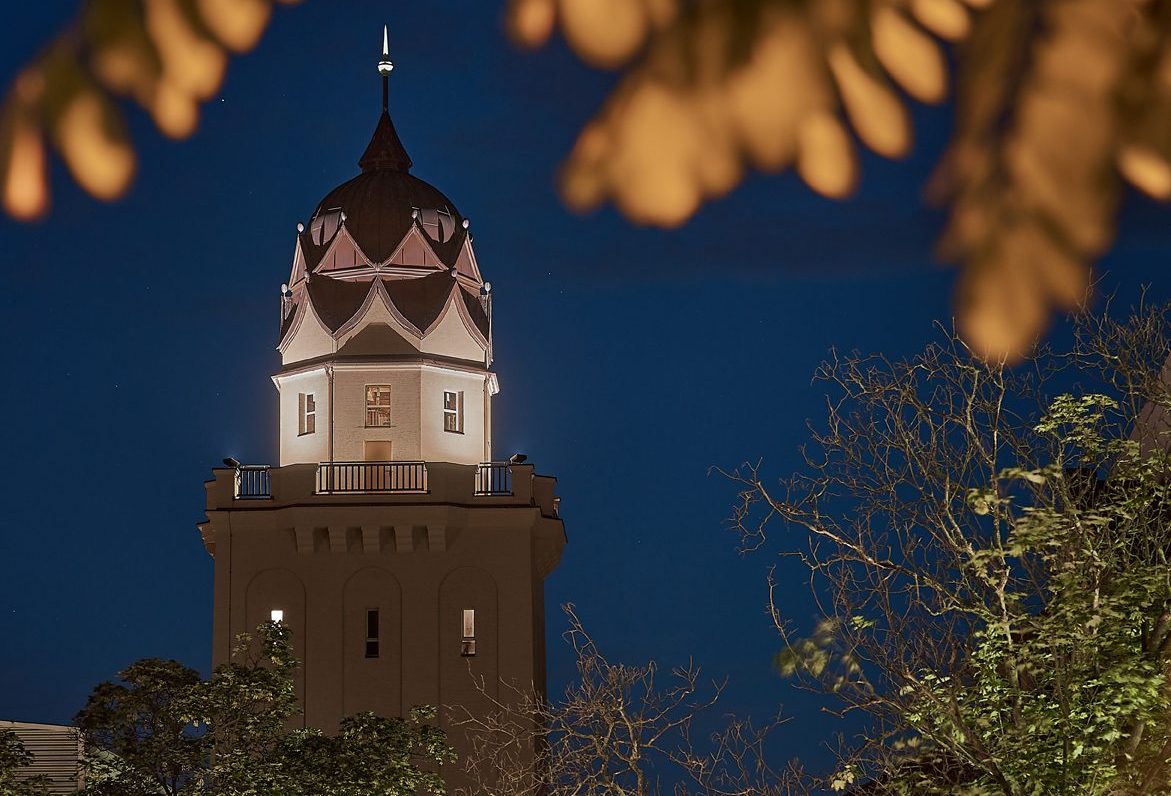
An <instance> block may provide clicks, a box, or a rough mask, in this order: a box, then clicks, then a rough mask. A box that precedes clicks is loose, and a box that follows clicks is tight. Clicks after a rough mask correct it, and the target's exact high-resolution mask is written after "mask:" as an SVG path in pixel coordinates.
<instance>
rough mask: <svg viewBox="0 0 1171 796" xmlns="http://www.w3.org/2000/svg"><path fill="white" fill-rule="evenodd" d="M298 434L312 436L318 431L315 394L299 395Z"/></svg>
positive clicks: (304, 393) (303, 393)
mask: <svg viewBox="0 0 1171 796" xmlns="http://www.w3.org/2000/svg"><path fill="white" fill-rule="evenodd" d="M297 415H298V420H297V433H298V434H312V433H313V432H314V431H316V430H317V401H316V400H314V397H313V393H311V392H302V393H297Z"/></svg>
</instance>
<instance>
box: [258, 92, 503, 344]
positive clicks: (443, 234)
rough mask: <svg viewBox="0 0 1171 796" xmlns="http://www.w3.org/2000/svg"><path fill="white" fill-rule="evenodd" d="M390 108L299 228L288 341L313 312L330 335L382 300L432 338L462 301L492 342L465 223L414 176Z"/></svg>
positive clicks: (286, 319) (286, 311)
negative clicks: (352, 165) (354, 168)
mask: <svg viewBox="0 0 1171 796" xmlns="http://www.w3.org/2000/svg"><path fill="white" fill-rule="evenodd" d="M385 77H386V75H385V74H384V75H383V78H384V85H383V89H384V91H383V108H382V112H381V114H380V115H379V117H378V123H377V124H376V125H375V127H374V133H373V135H372V136H371V138H370V143H369V144H367V145H366V149H365V151H364V153H363V154H362V157H361V158H360V159H359V161H358V165H359V167H360V168H361V173H360V174H358V175H357V176H356V177H353V178H351V179H349V180H347V181H346V182H343V183H342V184H341V185H339V186H337V187H336V188H334V189H333V190H332V191H330V192H329V193H328V194H326V195H325V197H324V198H323V199H322V200H321V201H320V202H318V203H317V207H316V208H315V209H314V211H313V214H312V216H311V217H310V219H309V223H308V224H306V225H303V226H301V227H299V234H298V237H297V252H296V254H295V255H294V262H293V273H292V275H291V276H290V279H289V292H288V295H287V297H286V298H285V299H284V300H283V301H284V305H283V314H282V318H281V340H282V341H284V340H285V339H286V338H287V337H288V335H289V334H290V333H291V332H292V330H293V327H294V326H296V325H297V323H298V320H297V319H298V318H300V317H301V316H302V315H303V314H304V311H305V310H306V309H307V308H308V307H309V306H312V308H313V310H314V311H315V312H316V314H317V317H318V318H320V319H321V322H322V323H323V324H324V325H325V326H326V328H327V329H328V330H329V331H330V333H331V334H336V333H338V331H339V330H341V329H343V327H344V326H345V325H346V324H347V323H348V322H349V321H350V320H351V319H353V318H354V316H355V315H356V314H358V312H359V311H360V310H361V308H362V307H363V306H364V305H365V304H366V303H367V302H368V301H369V300H371V299H372V293H374V292H382V293H383V294H384V296H385V298H386V300H387V301H388V302H389V303H390V304H391V305H393V309H394V311H396V312H397V313H398V314H399V316H400V318H401V319H405V320H406V321H407V322H408V323H409V324H410V325H412V326H414V327H415V329H417V330H419V331H420V332H426V331H427V330H428V329H430V328H431V326H432V325H433V324H434V323H435V322H436V321H437V320H438V319H439V317H440V316H441V314H442V313H443V310H444V308H445V307H446V306H447V305H448V302H449V299H450V298H451V295H452V291H453V290H455V291H457V292H458V293H459V294H460V297H461V298H460V299H459V301H460V303H461V304H462V306H461V307H460V308H459V312H460V315H461V316H462V317H463V318H464V320H465V322H466V323H468V324H469V326H470V327H475V331H477V332H478V333H479V334H480V335H482V336H483V337H484V338H485V339H487V338H488V337H489V329H488V325H489V324H488V316H487V313H486V312H485V310H484V307H483V305H482V304H481V300H480V296H479V293H480V289H481V288H482V286H483V281H482V278H481V276H480V272H479V268H478V267H477V265H476V262H475V255H474V254H472V252H471V245H470V243H471V238H470V236H469V234H468V231H467V226H466V224H467V222H466V221H465V220H464V218H463V217H462V216H461V215H460V214H459V211H458V210H457V209H456V207H455V205H454V204H453V203H452V201H451V200H450V199H448V198H447V197H446V196H444V195H443V193H442V192H441V191H439V190H438V189H437V188H435V187H434V186H432V185H430V184H429V183H427V182H424V181H423V180H421V179H419V178H418V177H415V176H414V175H412V174H411V173H410V169H411V166H412V162H411V158H410V155H408V154H407V151H406V148H405V147H404V146H403V143H402V141H401V140H400V139H399V137H398V133H397V132H396V131H395V129H394V122H393V121H392V120H391V118H390V113H389V112H388V111H387V108H386V91H385Z"/></svg>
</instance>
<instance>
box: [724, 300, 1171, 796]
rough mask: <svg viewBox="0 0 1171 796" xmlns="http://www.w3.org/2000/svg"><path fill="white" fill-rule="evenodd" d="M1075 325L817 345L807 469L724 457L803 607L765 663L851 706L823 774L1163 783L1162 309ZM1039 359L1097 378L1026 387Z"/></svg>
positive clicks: (1168, 630) (1166, 516)
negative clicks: (799, 577)
mask: <svg viewBox="0 0 1171 796" xmlns="http://www.w3.org/2000/svg"><path fill="white" fill-rule="evenodd" d="M1083 323H1084V324H1085V325H1084V326H1083V327H1081V328H1079V329H1078V330H1077V332H1078V338H1077V343H1076V345H1075V349H1074V350H1073V351H1072V352H1071V353H1069V354H1056V353H1054V352H1042V354H1040V355H1039V356H1038V358H1037V359H1036V360H1034V362H1032V363H1030V365H1029V367H1028V369H1027V371H1026V372H1013V371H1010V370H1008V369H1006V368H1005V367H1003V366H1000V365H995V364H987V363H980V362H974V361H972V360H971V359H970V358H969V357H968V356H967V353H966V351H965V350H964V349H963V348H962V346H961V345H959V344H958V343H954V340H953V345H951V346H936V347H932V348H929V349H928V350H927V351H925V352H924V353H923V354H921V355H918V356H916V357H914V358H912V359H910V360H907V361H900V362H891V361H889V360H886V359H884V358H882V357H869V358H868V357H861V356H855V357H850V358H846V359H840V360H839V359H835V360H834V361H833V362H831V363H829V364H827V365H826V366H825V368H824V369H823V371H822V373H821V375H822V377H823V378H825V379H826V380H827V381H829V382H832V383H833V385H834V386H835V387H837V388H840V390H841V392H842V396H841V398H840V399H837V400H831V401H830V402H829V403H828V407H829V422H828V423H827V430H825V431H818V430H817V429H814V431H813V437H814V445H813V446H812V448H814V449H815V450H811V451H810V452H809V453H808V455H807V460H806V461H807V467H808V470H807V471H806V472H803V473H799V474H797V475H795V476H793V477H792V478H791V479H788V480H786V481H783V482H782V485H781V489H780V491H779V492H778V493H777V494H778V495H780V497H778V496H775V495H774V494H772V493H771V492H770V491H769V489H768V488H766V487H765V486H763V484H762V481H761V479H760V477H759V476H758V474H757V472H756V471H755V470H754V469H752V468H749V469H748V472H747V473H736V474H734V477H735V478H737V479H738V480H739V481H740V482H741V483H742V484H744V487H745V488H744V491H743V492H742V493H741V497H742V500H743V503H742V505H741V506H740V507H739V508H738V511H737V514H736V516H735V518H734V519H735V521H736V524H737V526H738V528H739V529H740V531H741V532H742V534H743V538H744V539H745V541H746V543H748V544H749V545H750V546H752V547H758V546H760V545H761V544H763V542H764V539H765V533H764V529H765V527H766V525H767V524H768V523H769V522H770V521H772V520H773V519H774V518H779V519H780V520H782V521H784V522H785V523H786V527H787V528H794V527H796V528H800V529H801V530H803V531H805V532H806V534H807V535H806V538H805V539H803V540H802V543H801V545H800V547H797V546H793V547H787V548H784V549H782V550H781V552H782V554H784V555H786V556H790V557H794V558H796V560H797V561H798V562H799V563H800V564H801V565H803V566H805V567H806V568H807V569H808V570H809V572H810V575H811V576H812V578H813V579H814V582H815V584H816V587H815V588H816V591H815V595H816V597H817V606H818V608H819V614H818V616H817V624H816V626H815V628H814V630H813V632H812V633H804V634H802V633H795V632H794V631H793V630H792V628H791V625H790V623H789V622H788V621H786V620H784V618H783V617H782V616H781V614H780V608H779V607H778V606H776V605H774V606H773V614H774V619H775V620H776V624H777V627H778V630H779V631H780V633H781V635H782V639H783V641H784V645H783V648H782V651H781V653H779V654H778V656H777V658H776V661H775V665H776V666H777V668H778V670H779V671H780V672H781V673H782V674H783V675H785V676H787V677H792V678H797V679H800V680H802V681H804V682H805V683H806V684H808V685H813V686H815V687H817V688H818V689H819V690H821V691H823V692H824V693H826V694H829V695H832V696H833V697H834V698H835V699H837V700H839V701H840V703H841V704H842V708H841V709H842V711H843V712H844V713H850V712H855V713H861V714H865V715H866V716H868V717H869V720H868V725H867V729H866V731H865V733H864V734H863V735H862V736H860V737H859V738H857V739H856V741H855V742H854V743H852V744H846V747H845V749H844V751H843V754H842V758H841V760H840V764H839V766H838V768H837V771H836V772H835V773H833V774H832V775H830V776H828V777H827V778H826V779H825V780H824V781H823V783H822V784H823V785H824V786H825V787H828V788H830V789H831V790H836V791H850V790H852V789H856V788H859V787H860V786H862V785H863V783H865V785H864V788H863V790H864V792H866V793H889V794H900V795H905V796H912V795H913V796H923V795H926V794H941V795H942V794H971V796H984V794H1004V796H1033V795H1034V794H1036V795H1037V796H1041V795H1042V794H1044V795H1045V796H1048V794H1071V795H1072V794H1078V796H1131V795H1132V794H1133V795H1135V796H1137V794H1155V793H1171V565H1169V562H1168V553H1169V551H1171V455H1169V453H1168V448H1169V447H1171V445H1169V444H1168V439H1169V436H1171V434H1169V429H1171V424H1168V421H1167V418H1168V417H1171V389H1169V385H1168V384H1167V382H1166V380H1165V379H1166V371H1165V370H1164V363H1165V362H1167V361H1168V356H1169V353H1171V334H1169V331H1171V324H1169V323H1168V316H1167V312H1166V310H1161V309H1155V310H1153V311H1151V310H1147V311H1145V314H1143V315H1139V316H1137V317H1135V318H1132V319H1131V320H1130V321H1129V322H1127V323H1121V324H1119V323H1115V322H1112V321H1108V320H1104V319H1098V320H1094V319H1090V320H1087V321H1084V322H1083ZM1063 369H1069V371H1072V375H1076V377H1077V378H1078V380H1079V381H1084V380H1085V379H1086V378H1087V377H1090V376H1101V384H1102V387H1103V389H1102V390H1087V391H1085V392H1080V393H1071V392H1068V387H1066V389H1067V391H1066V392H1061V393H1059V394H1057V395H1056V397H1054V398H1047V397H1046V396H1049V395H1052V394H1053V393H1054V392H1057V391H1050V390H1049V389H1048V388H1047V385H1048V382H1047V381H1046V380H1047V379H1051V378H1053V377H1054V375H1055V374H1059V373H1062V371H1063ZM1067 373H1068V371H1067ZM1071 381H1072V379H1069V378H1064V377H1063V379H1062V381H1061V383H1062V384H1064V385H1068V384H1069V383H1070V382H1071ZM1034 407H1040V408H1039V409H1034ZM758 507H759V508H758Z"/></svg>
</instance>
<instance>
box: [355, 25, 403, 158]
mask: <svg viewBox="0 0 1171 796" xmlns="http://www.w3.org/2000/svg"><path fill="white" fill-rule="evenodd" d="M393 69H394V62H392V61H391V60H390V34H389V33H388V32H387V28H386V25H383V26H382V58H381V59H380V60H379V61H378V74H380V75H382V115H381V116H379V118H378V126H377V127H376V128H374V136H373V137H372V138H371V139H370V143H369V145H368V146H367V147H366V152H365V153H364V154H363V155H362V159H361V160H359V161H358V165H359V166H361V168H362V171H381V170H386V169H389V170H393V171H410V169H411V158H410V156H409V155H407V151H406V150H405V149H403V145H402V142H401V141H399V140H398V133H396V132H395V131H394V123H393V122H392V121H391V120H390V88H389V84H390V73H391V71H392V70H393Z"/></svg>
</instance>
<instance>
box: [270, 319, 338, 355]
mask: <svg viewBox="0 0 1171 796" xmlns="http://www.w3.org/2000/svg"><path fill="white" fill-rule="evenodd" d="M333 345H334V344H333V337H332V336H330V334H329V332H328V331H327V330H326V328H325V326H323V325H322V323H321V321H320V320H318V318H317V313H315V312H314V311H313V306H312V305H309V306H306V307H305V317H303V318H302V319H301V325H300V327H298V329H297V331H296V333H295V334H294V335H293V339H292V340H291V341H289V345H288V346H286V348H285V350H284V351H283V352H281V364H282V365H288V364H290V363H293V362H301V361H303V360H306V359H313V358H314V357H320V356H325V355H326V354H332V353H333V351H334V347H333Z"/></svg>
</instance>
